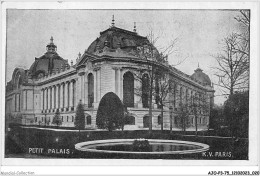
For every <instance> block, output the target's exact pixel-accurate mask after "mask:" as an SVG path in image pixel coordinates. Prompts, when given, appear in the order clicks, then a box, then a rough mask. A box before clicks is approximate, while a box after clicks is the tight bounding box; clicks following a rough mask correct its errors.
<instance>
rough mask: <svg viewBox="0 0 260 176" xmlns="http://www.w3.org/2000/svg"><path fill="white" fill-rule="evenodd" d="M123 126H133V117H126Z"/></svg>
mask: <svg viewBox="0 0 260 176" xmlns="http://www.w3.org/2000/svg"><path fill="white" fill-rule="evenodd" d="M125 125H135V117H134V116H126V117H125Z"/></svg>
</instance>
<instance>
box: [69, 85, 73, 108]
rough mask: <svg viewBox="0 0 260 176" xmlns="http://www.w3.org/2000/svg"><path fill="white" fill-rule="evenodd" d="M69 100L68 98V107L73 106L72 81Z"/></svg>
mask: <svg viewBox="0 0 260 176" xmlns="http://www.w3.org/2000/svg"><path fill="white" fill-rule="evenodd" d="M69 89H70V100H69V107H70V109H71V107H73V82H72V81H71V82H70V87H69Z"/></svg>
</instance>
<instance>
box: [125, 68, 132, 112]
mask: <svg viewBox="0 0 260 176" xmlns="http://www.w3.org/2000/svg"><path fill="white" fill-rule="evenodd" d="M123 78H124V80H123V103H124V105H125V106H126V107H134V76H133V74H132V73H131V72H129V71H128V72H126V73H125V74H124V77H123Z"/></svg>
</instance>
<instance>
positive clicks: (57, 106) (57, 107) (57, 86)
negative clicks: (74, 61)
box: [55, 85, 60, 112]
mask: <svg viewBox="0 0 260 176" xmlns="http://www.w3.org/2000/svg"><path fill="white" fill-rule="evenodd" d="M59 101H60V100H59V85H56V102H55V104H56V109H59ZM56 109H55V112H56Z"/></svg>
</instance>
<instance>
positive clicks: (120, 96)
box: [119, 68, 123, 101]
mask: <svg viewBox="0 0 260 176" xmlns="http://www.w3.org/2000/svg"><path fill="white" fill-rule="evenodd" d="M122 72H123V69H122V68H120V69H119V98H120V99H121V101H123V75H122Z"/></svg>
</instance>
